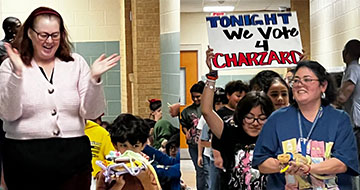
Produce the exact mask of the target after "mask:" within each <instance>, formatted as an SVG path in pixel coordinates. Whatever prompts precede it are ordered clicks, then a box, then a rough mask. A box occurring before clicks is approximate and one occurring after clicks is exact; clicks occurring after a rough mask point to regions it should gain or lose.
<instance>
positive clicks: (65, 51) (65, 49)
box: [13, 7, 74, 66]
mask: <svg viewBox="0 0 360 190" xmlns="http://www.w3.org/2000/svg"><path fill="white" fill-rule="evenodd" d="M38 16H44V17H49V18H50V17H56V18H58V19H59V21H60V23H59V25H60V34H61V35H60V45H59V48H58V49H57V51H56V53H55V56H56V57H58V58H59V59H60V60H62V61H66V62H68V61H74V58H72V57H71V47H72V44H71V43H70V41H69V37H68V33H67V31H66V29H65V26H64V21H63V19H62V17H61V15H60V14H59V13H58V12H57V11H55V10H54V9H51V8H48V7H39V8H37V9H35V10H34V11H33V12H32V13H31V14H30V15H29V17H28V18H27V19H26V21H25V23H24V24H23V25H22V26H21V27H20V30H19V33H18V35H17V36H16V38H15V41H14V43H13V45H14V47H15V48H16V49H17V50H18V51H19V53H20V57H21V59H22V61H23V62H24V64H25V65H27V66H30V65H31V59H32V58H33V56H34V48H33V46H32V42H31V39H30V38H29V36H28V30H29V29H31V28H34V21H35V19H36V17H38Z"/></svg>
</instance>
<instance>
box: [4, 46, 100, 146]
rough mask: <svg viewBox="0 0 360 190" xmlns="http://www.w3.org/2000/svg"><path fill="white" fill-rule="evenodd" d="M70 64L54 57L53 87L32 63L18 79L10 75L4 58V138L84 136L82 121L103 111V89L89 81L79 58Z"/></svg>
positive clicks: (11, 73) (74, 55)
mask: <svg viewBox="0 0 360 190" xmlns="http://www.w3.org/2000/svg"><path fill="white" fill-rule="evenodd" d="M72 57H73V58H74V61H70V62H63V61H61V60H60V59H58V58H56V60H55V66H54V73H53V84H50V82H49V81H48V80H46V78H45V77H44V75H43V74H42V72H41V71H40V69H39V67H38V65H37V64H36V63H35V61H34V60H32V61H31V66H29V67H25V68H24V70H23V72H22V76H21V77H19V76H17V75H16V74H15V73H14V72H12V65H11V63H10V60H9V59H6V60H5V61H4V62H3V63H2V65H1V67H0V118H1V119H3V120H4V130H5V132H6V138H9V139H19V140H25V139H43V138H51V137H61V138H67V137H78V136H83V135H84V126H85V124H84V119H85V118H86V119H94V118H97V117H99V116H100V115H101V114H102V113H103V112H104V109H105V98H104V89H103V87H102V85H101V83H96V82H95V81H94V80H92V79H91V73H90V68H89V66H88V65H87V63H86V61H85V60H84V58H83V57H81V56H80V55H78V54H76V53H73V54H72Z"/></svg>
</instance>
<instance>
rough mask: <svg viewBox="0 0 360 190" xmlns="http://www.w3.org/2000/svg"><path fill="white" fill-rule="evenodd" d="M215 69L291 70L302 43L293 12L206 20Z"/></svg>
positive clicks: (212, 17) (297, 58) (242, 15)
mask: <svg viewBox="0 0 360 190" xmlns="http://www.w3.org/2000/svg"><path fill="white" fill-rule="evenodd" d="M206 25H207V29H208V38H209V45H210V47H211V48H212V49H214V54H215V57H214V58H213V59H212V64H213V65H212V68H213V69H214V70H228V69H244V68H256V69H259V68H284V67H294V66H295V64H296V63H297V62H298V61H299V60H300V56H301V54H302V44H301V37H300V30H299V25H298V20H297V15H296V12H276V13H273V12H263V13H259V12H256V13H243V14H235V15H223V16H209V17H206Z"/></svg>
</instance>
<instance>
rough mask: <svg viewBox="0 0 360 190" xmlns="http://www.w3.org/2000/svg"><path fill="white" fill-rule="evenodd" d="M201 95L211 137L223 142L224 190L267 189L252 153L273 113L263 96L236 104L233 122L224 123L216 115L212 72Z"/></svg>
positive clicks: (247, 97) (253, 94) (255, 93)
mask: <svg viewBox="0 0 360 190" xmlns="http://www.w3.org/2000/svg"><path fill="white" fill-rule="evenodd" d="M207 65H208V67H209V69H210V73H209V74H207V78H208V80H207V81H206V86H205V88H204V92H203V94H202V100H201V101H202V102H201V111H202V114H203V116H204V118H205V120H206V123H207V124H208V126H209V128H210V129H211V131H212V133H213V134H214V135H215V136H216V137H217V138H219V139H220V141H221V143H222V145H223V146H224V147H226V148H224V149H223V150H222V151H221V156H222V158H223V161H224V162H223V167H224V168H223V170H224V173H222V174H221V175H222V176H221V181H220V183H221V189H227V190H228V189H236V190H240V189H265V184H266V182H265V176H264V175H261V174H260V172H259V171H258V170H255V169H253V168H252V163H251V160H252V152H253V148H254V144H255V142H256V139H257V137H258V135H259V133H260V131H261V129H262V127H263V125H264V123H265V122H266V120H267V117H269V116H270V114H271V113H272V112H273V111H274V106H273V104H272V102H271V100H270V99H269V97H267V95H266V94H265V93H264V92H258V91H252V92H248V93H247V94H246V95H245V96H244V97H243V98H242V99H241V100H240V101H239V103H238V104H237V106H236V108H235V113H234V116H233V117H232V118H230V119H229V120H227V121H225V122H223V120H222V119H220V117H219V116H218V115H217V114H216V113H215V112H214V111H213V102H212V101H213V96H214V89H215V88H214V86H215V80H216V79H217V75H216V73H215V72H214V71H212V70H211V64H210V61H207Z"/></svg>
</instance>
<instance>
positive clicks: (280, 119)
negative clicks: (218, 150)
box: [253, 61, 359, 189]
mask: <svg viewBox="0 0 360 190" xmlns="http://www.w3.org/2000/svg"><path fill="white" fill-rule="evenodd" d="M292 91H293V95H294V99H295V103H294V104H293V105H292V106H289V107H287V108H283V109H280V110H278V111H276V112H274V113H273V114H272V115H271V117H269V118H268V120H267V122H266V124H265V125H264V127H263V130H262V131H261V133H260V135H259V138H258V140H257V142H256V146H255V150H254V159H253V166H254V167H256V168H258V169H259V170H260V172H261V173H264V174H269V175H268V183H267V188H268V189H285V187H286V189H351V177H350V176H351V175H358V174H359V170H358V158H357V148H356V144H355V138H354V134H353V132H352V127H351V123H350V119H349V116H348V115H347V114H346V113H345V112H343V111H340V110H336V109H334V108H333V107H332V106H330V105H329V104H330V103H331V102H333V101H334V100H335V97H336V96H335V88H334V84H333V81H332V80H331V77H330V75H329V73H327V72H326V70H325V68H324V67H323V66H321V65H320V64H319V63H317V62H314V61H303V62H299V63H298V65H297V67H296V69H295V75H294V79H293V81H292ZM278 155H281V156H280V157H278ZM278 158H279V159H280V160H281V161H282V162H281V163H280V161H279V160H278ZM282 158H287V159H285V162H284V159H282Z"/></svg>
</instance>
